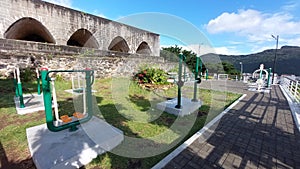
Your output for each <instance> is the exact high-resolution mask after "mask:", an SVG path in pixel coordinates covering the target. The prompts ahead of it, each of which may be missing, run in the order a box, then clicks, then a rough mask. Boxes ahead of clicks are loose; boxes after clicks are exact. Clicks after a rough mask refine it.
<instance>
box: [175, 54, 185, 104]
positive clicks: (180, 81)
mask: <svg viewBox="0 0 300 169" xmlns="http://www.w3.org/2000/svg"><path fill="white" fill-rule="evenodd" d="M183 58H184V56H183V54H182V53H180V54H179V68H178V69H179V70H178V82H177V86H178V91H177V95H178V96H177V105H176V106H175V108H177V109H181V87H182V86H183V84H184V81H182V61H183Z"/></svg>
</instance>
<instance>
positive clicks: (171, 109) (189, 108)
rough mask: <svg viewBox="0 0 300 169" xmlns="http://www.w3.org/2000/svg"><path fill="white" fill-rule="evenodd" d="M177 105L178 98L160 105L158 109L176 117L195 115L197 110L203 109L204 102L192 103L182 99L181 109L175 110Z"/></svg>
mask: <svg viewBox="0 0 300 169" xmlns="http://www.w3.org/2000/svg"><path fill="white" fill-rule="evenodd" d="M176 105H177V98H175V99H172V100H167V101H164V102H161V103H158V104H157V105H156V107H157V109H159V110H162V111H165V112H167V113H170V114H174V115H176V116H185V115H189V114H191V113H194V112H195V111H196V110H198V109H199V108H200V107H201V105H202V102H201V101H197V102H192V101H191V99H188V98H184V97H182V98H181V109H177V108H175V106H176Z"/></svg>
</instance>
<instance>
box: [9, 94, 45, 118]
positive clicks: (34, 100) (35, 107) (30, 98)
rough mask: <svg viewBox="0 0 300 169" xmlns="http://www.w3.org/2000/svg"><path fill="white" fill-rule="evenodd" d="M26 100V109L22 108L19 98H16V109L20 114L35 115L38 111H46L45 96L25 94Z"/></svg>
mask: <svg viewBox="0 0 300 169" xmlns="http://www.w3.org/2000/svg"><path fill="white" fill-rule="evenodd" d="M23 99H24V104H25V107H24V108H20V100H19V97H14V101H15V105H16V109H17V113H18V114H21V115H23V114H28V113H33V112H37V111H43V110H45V107H44V100H43V94H41V95H38V94H25V95H23Z"/></svg>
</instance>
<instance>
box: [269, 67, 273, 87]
mask: <svg viewBox="0 0 300 169" xmlns="http://www.w3.org/2000/svg"><path fill="white" fill-rule="evenodd" d="M271 73H272V68H269V74H268V87H270V85H271Z"/></svg>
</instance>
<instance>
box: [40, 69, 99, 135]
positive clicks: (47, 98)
mask: <svg viewBox="0 0 300 169" xmlns="http://www.w3.org/2000/svg"><path fill="white" fill-rule="evenodd" d="M59 72H61V73H72V72H82V73H85V87H86V88H85V89H84V90H83V93H84V95H83V97H84V102H86V104H87V105H86V104H85V103H84V107H85V108H84V111H86V113H78V112H75V113H73V117H69V116H68V115H64V116H61V117H60V118H59V113H58V109H57V110H55V112H54V116H53V112H52V95H51V87H50V82H51V83H52V86H54V79H51V78H50V77H49V74H51V73H59ZM41 75H42V89H43V96H44V106H45V114H46V123H47V127H48V129H49V130H50V131H53V132H57V131H61V130H65V129H68V128H69V129H70V131H75V130H77V127H76V126H77V125H79V124H80V123H85V122H87V121H89V120H90V119H91V118H92V117H93V105H92V85H93V83H94V71H93V70H91V69H85V70H52V71H48V69H47V68H42V69H41ZM53 89H54V92H55V88H52V92H53ZM54 92H53V93H54ZM53 99H56V95H55V94H54V97H53ZM85 99H86V100H85ZM53 101H54V100H53ZM54 102H55V101H54ZM54 117H55V119H54ZM59 119H61V120H62V121H63V123H62V124H61V125H55V124H54V122H55V121H59Z"/></svg>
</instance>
